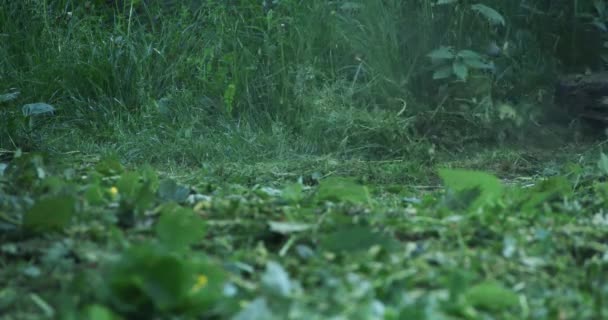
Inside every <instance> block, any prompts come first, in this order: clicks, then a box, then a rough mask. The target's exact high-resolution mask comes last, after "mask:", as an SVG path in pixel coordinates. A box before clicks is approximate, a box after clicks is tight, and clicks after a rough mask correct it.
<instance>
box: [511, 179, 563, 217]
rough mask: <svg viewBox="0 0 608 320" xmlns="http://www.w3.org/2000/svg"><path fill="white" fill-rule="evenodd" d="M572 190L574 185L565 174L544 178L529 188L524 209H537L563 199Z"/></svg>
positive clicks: (523, 205)
mask: <svg viewBox="0 0 608 320" xmlns="http://www.w3.org/2000/svg"><path fill="white" fill-rule="evenodd" d="M571 192H572V185H571V184H570V182H569V181H568V179H566V178H565V177H563V176H556V177H552V178H549V179H547V180H543V181H541V182H539V183H538V184H536V185H535V186H534V187H533V188H531V189H528V192H527V193H526V196H527V197H525V201H524V202H523V204H522V210H524V211H529V210H534V209H536V207H537V206H539V205H541V204H543V203H545V202H551V201H556V200H559V199H561V198H562V197H564V196H566V195H569V194H570V193H571Z"/></svg>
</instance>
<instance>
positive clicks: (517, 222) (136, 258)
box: [0, 146, 608, 320]
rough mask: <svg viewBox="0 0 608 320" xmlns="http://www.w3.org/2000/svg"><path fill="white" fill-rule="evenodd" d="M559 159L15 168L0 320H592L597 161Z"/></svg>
mask: <svg viewBox="0 0 608 320" xmlns="http://www.w3.org/2000/svg"><path fill="white" fill-rule="evenodd" d="M600 147H601V146H600ZM595 150H597V149H595ZM569 151H570V152H569V153H568V155H567V156H564V158H560V159H558V160H560V162H561V163H568V161H569V162H570V163H571V164H569V165H559V164H552V163H551V162H550V161H549V160H548V159H549V156H548V155H547V157H546V158H543V157H542V155H541V154H539V153H536V156H537V157H538V161H539V162H538V163H537V165H535V166H534V172H532V171H530V172H528V174H527V175H523V174H521V175H519V176H517V175H514V176H511V177H504V176H501V174H500V173H501V172H500V171H496V174H498V176H501V178H502V179H499V178H498V177H497V176H496V175H493V174H491V173H485V172H483V171H475V170H472V169H458V168H467V167H468V168H476V167H478V166H479V165H480V159H479V158H475V157H473V158H472V159H471V160H467V161H459V162H444V163H443V164H439V165H435V164H430V163H427V164H424V163H415V162H410V163H407V162H405V161H401V162H399V161H392V162H388V161H387V162H364V161H354V160H351V161H339V160H335V159H329V158H321V159H308V160H306V159H300V160H299V161H294V162H281V163H268V162H267V163H264V164H258V165H253V164H252V165H240V166H237V164H234V165H230V164H224V165H221V166H220V165H218V166H215V167H211V166H210V167H207V168H200V169H199V170H197V171H192V172H189V173H187V172H186V170H183V167H181V171H180V170H178V169H177V167H176V168H165V169H164V170H158V169H154V168H153V167H151V166H143V167H142V166H139V167H136V166H132V165H127V166H125V165H123V164H121V163H120V161H119V160H118V159H117V158H116V157H115V156H114V157H112V156H110V157H103V158H98V157H83V156H78V155H77V154H71V155H64V156H63V157H59V158H57V157H55V158H53V157H45V156H43V155H40V154H27V153H26V154H24V153H20V154H19V153H18V154H15V155H13V156H14V158H13V160H11V161H10V162H9V163H8V166H7V167H5V168H3V169H2V174H1V175H0V195H1V197H0V199H1V202H0V228H1V230H2V233H1V234H0V237H1V238H0V239H1V241H0V242H1V245H0V278H1V279H3V284H5V285H4V286H3V287H2V288H1V289H0V310H1V311H0V318H2V319H6V320H9V319H10V320H12V319H44V318H49V319H50V318H59V319H95V320H96V319H134V318H137V319H141V318H146V319H176V318H179V319H288V318H289V319H327V318H332V317H335V318H348V319H555V318H559V317H562V318H574V317H575V318H577V319H599V318H603V316H604V315H605V314H606V312H608V310H606V307H605V305H604V304H603V301H604V299H605V298H606V295H607V290H608V289H607V288H606V285H605V283H606V279H605V275H606V272H605V268H606V251H607V249H606V245H605V244H604V239H605V237H606V234H605V232H604V231H603V230H604V229H605V228H604V227H603V226H605V224H606V223H607V222H606V217H605V213H604V210H605V209H604V208H605V207H606V201H608V193H607V190H608V189H607V188H608V186H607V185H606V182H604V179H605V176H606V175H608V158H607V157H606V156H605V155H603V154H601V153H600V155H601V156H600V157H599V158H598V156H597V155H598V152H597V151H589V150H581V149H578V150H577V149H576V148H573V149H570V150H569ZM490 154H491V155H492V153H490ZM493 156H494V158H491V157H490V156H487V157H486V158H485V159H486V160H492V161H499V160H500V161H504V162H507V161H511V162H513V165H514V166H518V165H523V162H521V161H523V160H521V159H523V158H524V157H526V155H523V154H517V153H516V152H506V153H505V152H504V151H503V153H500V152H494V153H493ZM531 156H532V155H531V154H529V155H527V157H531ZM480 157H482V156H481V155H480ZM490 162H491V161H488V162H486V164H488V163H490ZM414 166H417V168H418V170H414V168H413V167H414ZM543 170H544V171H543ZM399 172H401V175H400V174H399ZM406 172H410V173H411V172H417V173H418V175H417V176H412V175H411V174H409V175H408V174H405V173H406ZM508 172H510V173H511V174H513V173H515V171H513V170H508ZM522 173H524V172H522ZM515 176H517V177H515Z"/></svg>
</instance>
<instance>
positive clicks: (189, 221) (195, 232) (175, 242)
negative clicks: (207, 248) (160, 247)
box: [156, 203, 206, 249]
mask: <svg viewBox="0 0 608 320" xmlns="http://www.w3.org/2000/svg"><path fill="white" fill-rule="evenodd" d="M205 231H206V229H205V222H204V221H203V220H202V219H201V218H200V217H199V216H197V215H196V214H195V213H194V212H193V211H192V209H189V208H183V207H180V206H179V205H177V204H175V203H170V204H167V205H166V206H164V207H163V208H162V210H161V213H160V218H159V219H158V223H157V225H156V235H157V236H158V238H159V239H160V241H161V242H162V243H163V244H165V245H168V246H170V247H172V248H175V249H185V248H187V247H188V246H190V245H192V244H194V243H196V242H197V241H200V240H202V238H203V236H204V235H205Z"/></svg>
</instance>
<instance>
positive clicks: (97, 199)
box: [84, 183, 106, 205]
mask: <svg viewBox="0 0 608 320" xmlns="http://www.w3.org/2000/svg"><path fill="white" fill-rule="evenodd" d="M105 194H106V192H105V191H104V189H103V188H102V187H101V186H100V185H99V184H96V183H95V184H91V185H89V186H88V187H87V189H86V191H85V192H84V198H85V199H86V201H87V202H88V203H89V204H92V205H101V204H104V203H105V202H106V198H105Z"/></svg>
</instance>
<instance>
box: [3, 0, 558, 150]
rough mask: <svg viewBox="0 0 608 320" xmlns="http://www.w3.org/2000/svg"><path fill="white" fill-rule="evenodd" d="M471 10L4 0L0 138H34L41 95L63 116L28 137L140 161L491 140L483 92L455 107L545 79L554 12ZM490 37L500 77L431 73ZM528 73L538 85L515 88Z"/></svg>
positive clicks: (420, 4)
mask: <svg viewBox="0 0 608 320" xmlns="http://www.w3.org/2000/svg"><path fill="white" fill-rule="evenodd" d="M471 4H472V3H468V1H464V2H460V4H458V5H442V6H436V5H433V4H432V2H430V1H397V0H388V1H386V0H384V1H381V0H361V1H325V0H309V1H297V0H285V1H279V2H263V1H248V0H235V1H229V2H222V1H207V2H198V1H191V2H190V1H184V2H181V3H180V2H176V1H161V2H153V1H89V2H81V1H71V0H60V1H59V0H58V1H47V0H28V1H9V0H0V6H1V8H2V9H1V10H0V30H2V31H1V33H0V37H1V38H2V42H3V44H4V45H3V46H0V68H1V69H2V73H1V75H0V94H2V93H5V92H7V91H8V90H9V89H10V88H16V89H17V90H19V91H20V92H21V95H20V98H19V99H17V100H13V101H10V102H8V103H3V104H1V105H0V113H1V114H0V116H2V117H3V118H4V119H7V121H8V122H10V124H11V125H10V126H9V125H7V126H4V128H0V130H3V131H2V134H0V148H5V149H14V148H18V147H22V146H23V144H28V143H30V144H31V142H32V141H30V140H31V139H30V140H28V139H29V138H28V137H29V136H28V134H19V132H23V130H22V131H19V130H17V129H16V128H19V127H20V126H21V122H20V119H19V117H20V115H19V110H18V107H19V106H20V105H22V104H24V103H30V102H37V101H42V102H47V103H50V104H53V105H55V106H56V107H57V108H58V113H57V116H56V118H55V121H54V124H53V126H51V127H46V128H37V129H36V130H38V131H39V132H44V133H43V134H42V136H44V137H47V138H45V139H46V140H44V141H35V143H34V145H32V146H30V147H32V148H34V149H36V148H52V149H53V148H54V149H56V150H65V149H66V148H69V147H73V146H80V147H79V148H85V149H87V150H91V152H94V151H95V150H99V149H104V150H105V149H115V150H117V151H120V152H121V153H123V154H126V155H130V156H127V157H128V158H132V159H140V160H146V159H155V160H157V161H162V159H168V158H175V157H182V158H188V159H190V160H189V161H186V162H200V161H205V159H214V158H220V159H225V158H229V159H243V158H249V157H253V158H256V159H259V158H262V157H277V156H281V155H287V154H290V153H327V152H330V153H335V154H341V155H349V156H352V155H357V154H359V155H365V156H372V157H395V156H400V155H406V154H410V153H411V152H410V151H411V149H412V148H414V149H415V148H419V146H418V144H419V143H420V142H421V141H423V140H425V139H428V138H429V137H432V136H438V135H441V134H443V135H446V133H448V132H461V133H462V132H464V131H463V130H461V129H462V126H463V125H466V126H469V130H466V133H462V134H465V135H477V136H480V137H482V136H484V137H486V138H487V136H488V135H489V136H492V135H494V134H496V132H495V131H493V130H494V129H496V128H499V129H498V130H502V129H504V126H503V127H500V126H496V125H495V124H494V123H492V122H491V121H490V122H489V123H486V124H485V125H481V124H480V122H479V121H478V119H480V118H479V114H480V113H481V112H482V111H480V109H479V106H478V105H474V104H475V103H477V102H475V103H473V105H471V103H470V102H467V103H466V104H468V106H465V108H464V109H463V102H462V101H463V99H462V96H461V95H462V93H463V92H464V93H466V94H469V93H470V92H476V93H475V94H473V93H471V94H469V96H467V97H465V98H466V99H464V100H467V101H479V100H481V99H482V98H484V97H483V96H484V95H485V96H489V97H490V98H491V100H492V101H493V100H500V99H504V98H506V97H507V96H509V95H514V94H518V93H519V92H515V91H518V90H519V91H520V92H521V91H525V90H528V91H534V90H538V88H540V87H541V86H543V85H547V84H548V82H549V81H548V79H549V78H550V77H551V76H552V75H553V74H554V73H555V70H557V64H556V63H552V62H551V61H555V60H553V59H547V56H552V55H554V52H551V51H550V50H551V49H549V48H548V47H547V46H545V45H544V43H545V41H546V38H547V36H546V35H543V34H542V33H541V32H540V31H541V29H542V27H543V26H544V25H546V24H549V23H550V21H558V20H555V19H554V20H551V18H550V17H549V16H543V19H544V20H535V17H536V16H535V14H531V13H528V14H526V13H525V12H523V13H522V9H521V6H518V5H515V4H514V3H511V2H509V3H505V2H502V1H487V2H486V4H487V5H489V6H490V7H493V8H495V9H496V10H498V11H499V12H501V13H502V14H503V15H504V16H505V18H506V21H507V25H506V26H504V27H500V28H497V27H490V26H489V25H488V23H487V22H486V21H485V20H484V19H482V18H480V17H479V15H478V14H477V13H475V12H473V11H472V10H470V5H471ZM538 5H539V6H540V5H541V2H540V1H539V2H538ZM540 9H542V8H540ZM551 10H554V9H553V8H551ZM551 12H553V11H550V12H549V13H551ZM553 13H554V12H553ZM553 13H552V14H553ZM554 15H555V16H558V17H559V15H557V14H554ZM531 21H534V24H530V22H531ZM539 21H542V22H539ZM555 32H556V33H557V32H558V31H555ZM540 40H542V42H541V41H540ZM491 41H496V42H498V43H504V42H506V41H510V42H513V43H514V46H513V47H514V48H515V50H514V51H512V52H511V54H510V55H509V56H501V57H499V58H496V64H497V66H498V67H499V72H497V73H496V74H493V75H489V76H488V75H482V76H483V77H485V78H483V77H482V79H487V81H486V82H490V83H491V84H492V86H489V87H488V89H487V90H486V91H483V90H476V87H477V84H475V82H471V83H470V84H469V83H464V84H463V83H453V82H451V81H443V82H442V81H435V80H433V79H432V78H431V75H432V72H433V69H432V68H433V67H432V65H431V63H430V61H429V59H428V57H427V54H428V53H429V52H430V51H432V50H433V49H436V48H438V47H440V46H452V47H455V48H457V49H459V50H461V49H470V50H475V51H478V52H481V53H482V54H483V50H484V48H485V47H486V45H487V43H488V42H491ZM524 48H528V49H530V50H528V51H526V50H524ZM539 61H542V62H543V64H542V65H541V66H540V67H537V68H534V67H533V65H534V64H536V65H538V62H539ZM522 75H524V76H525V78H526V79H537V80H534V81H536V82H534V81H528V82H526V86H527V87H526V88H525V89H521V88H519V87H518V81H521V76H522ZM484 81H485V80H484ZM463 87H464V89H462V88H463ZM446 88H448V89H450V88H453V89H451V90H452V91H450V90H447V91H446V90H445V89H446ZM461 89H462V90H461ZM454 91H458V93H459V94H461V95H455V94H452V93H453V92H454ZM446 92H447V94H446ZM450 92H452V93H450ZM480 92H481V93H480ZM526 94H527V92H526ZM475 95H477V96H475ZM458 99H460V100H458ZM488 108H490V109H491V108H493V106H492V105H489V106H487V107H486V109H485V110H484V111H483V112H485V113H488V112H490V113H491V112H495V111H496V110H493V109H492V110H490V109H488ZM488 110H489V111H488ZM455 114H456V115H457V116H454V115H455ZM495 114H497V113H496V112H495ZM490 118H491V117H490ZM488 128H491V129H492V130H490V131H488ZM30 129H31V128H30ZM25 131H28V130H25ZM30 131H31V130H30ZM440 133H441V134H440ZM448 135H449V134H448ZM20 139H21V140H20ZM68 139H72V140H76V142H75V143H66V141H67V140H68ZM212 139H213V140H214V142H213V143H212V142H210V140H212ZM453 140H454V139H452V140H446V141H449V142H448V143H452V141H453ZM456 140H457V139H456ZM134 141H137V143H135V142H134ZM201 141H204V142H201ZM253 141H255V142H253ZM91 142H92V143H91ZM224 145H228V146H224ZM97 147H98V149H96V148H97ZM127 149H128V151H127ZM229 149H230V150H232V151H226V150H229ZM201 155H207V156H201Z"/></svg>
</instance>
